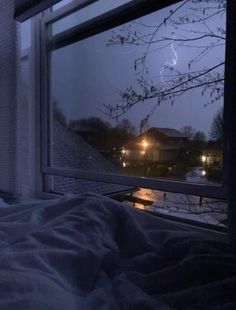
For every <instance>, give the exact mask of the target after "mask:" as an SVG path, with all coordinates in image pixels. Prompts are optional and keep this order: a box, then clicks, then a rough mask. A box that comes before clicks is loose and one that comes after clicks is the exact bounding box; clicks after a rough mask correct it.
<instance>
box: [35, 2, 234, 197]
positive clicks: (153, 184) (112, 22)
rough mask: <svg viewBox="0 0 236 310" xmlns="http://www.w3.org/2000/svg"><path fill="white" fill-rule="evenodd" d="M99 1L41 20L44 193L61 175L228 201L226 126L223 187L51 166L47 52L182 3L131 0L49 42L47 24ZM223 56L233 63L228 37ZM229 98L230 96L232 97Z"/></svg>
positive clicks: (71, 5) (70, 6)
mask: <svg viewBox="0 0 236 310" xmlns="http://www.w3.org/2000/svg"><path fill="white" fill-rule="evenodd" d="M96 1H99V0H88V1H86V0H76V1H74V2H72V3H69V4H67V5H65V6H64V7H62V8H60V9H58V10H56V11H54V12H50V11H47V13H46V14H45V15H44V16H43V17H42V18H41V26H40V27H41V30H40V33H41V35H40V36H41V42H40V46H41V49H40V59H41V61H40V63H41V71H40V75H41V79H40V80H41V115H42V117H41V124H42V128H41V130H42V135H41V138H42V145H41V150H42V152H41V153H42V161H41V172H42V175H43V178H44V179H45V182H44V185H45V186H44V188H43V190H44V191H46V192H48V191H50V177H51V176H64V177H72V178H80V179H88V180H93V181H101V182H106V183H111V182H112V183H117V184H123V185H128V186H130V185H132V186H135V187H145V188H150V189H154V190H160V191H166V192H174V193H181V194H189V195H196V196H200V197H209V198H218V199H225V200H227V199H228V196H229V169H230V164H229V158H230V155H229V144H230V142H229V141H230V136H231V135H230V130H228V126H224V146H223V151H224V152H223V183H222V186H211V185H204V184H196V183H187V182H180V181H171V180H165V179H156V178H155V179H153V178H144V177H135V176H126V175H117V174H110V173H96V172H86V171H84V170H80V169H75V168H60V167H55V166H50V165H49V162H50V154H51V153H52V152H51V146H50V142H51V141H52V140H51V139H50V137H49V132H51V131H50V119H51V115H52V111H51V108H50V107H51V106H52V105H51V104H50V102H49V100H50V73H49V68H50V59H49V58H50V57H49V56H48V55H49V53H50V52H51V51H53V50H55V49H58V48H61V47H65V46H66V45H69V44H72V43H75V42H78V41H80V40H83V39H85V38H88V37H90V36H92V35H95V34H98V33H100V32H103V31H105V30H108V29H111V28H113V27H116V26H119V25H122V24H123V23H125V22H128V21H131V20H133V19H136V18H138V17H141V16H144V15H146V14H149V13H152V12H154V11H157V10H160V9H162V8H164V7H166V6H169V5H171V4H174V3H178V2H181V1H180V0H163V1H161V2H160V1H156V0H149V1H146V0H133V1H130V2H128V3H127V4H124V5H121V6H120V7H118V8H115V9H112V10H110V11H108V12H106V13H103V14H102V15H99V16H96V17H94V18H92V19H89V20H88V21H86V22H84V23H82V24H80V25H78V26H75V27H72V28H70V29H69V30H65V31H63V32H61V33H59V34H56V35H54V36H53V39H52V40H49V32H48V29H49V28H50V24H52V23H53V22H55V21H58V20H60V19H61V18H64V17H66V16H67V15H69V14H71V13H73V12H75V11H77V10H79V9H81V8H83V7H86V6H87V5H90V4H91V3H95V2H96ZM230 5H231V1H230V0H227V12H226V15H227V19H228V18H229V17H228V15H229V11H230V8H229V6H230ZM226 23H227V26H226V27H227V33H228V31H229V27H231V26H229V23H228V22H227V21H226ZM225 48H226V56H227V55H228V58H229V59H228V60H230V62H231V60H232V55H229V52H228V51H229V49H230V44H229V42H228V36H227V39H226V47H225ZM227 67H228V66H227V63H226V65H225V72H226V73H225V76H226V74H227V72H228V71H229V70H228V68H227ZM230 80H231V79H230V78H226V79H225V85H224V88H225V94H224V124H225V123H226V122H228V121H229V118H228V115H227V111H229V110H230V106H231V105H232V104H231V100H230V95H229V93H230V86H229V83H230ZM231 96H232V95H231Z"/></svg>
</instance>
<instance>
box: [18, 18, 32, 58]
mask: <svg viewBox="0 0 236 310" xmlns="http://www.w3.org/2000/svg"><path fill="white" fill-rule="evenodd" d="M18 27H19V28H20V29H19V30H20V38H21V40H20V44H21V51H22V52H23V53H24V52H25V51H26V50H27V49H28V48H29V47H30V46H31V19H29V20H27V21H25V22H23V23H20V24H19V26H18Z"/></svg>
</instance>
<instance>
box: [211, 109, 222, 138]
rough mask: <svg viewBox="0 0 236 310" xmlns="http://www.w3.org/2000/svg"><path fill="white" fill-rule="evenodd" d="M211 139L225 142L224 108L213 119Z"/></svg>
mask: <svg viewBox="0 0 236 310" xmlns="http://www.w3.org/2000/svg"><path fill="white" fill-rule="evenodd" d="M210 137H211V138H212V139H214V140H220V141H222V140H223V108H221V109H220V110H218V112H217V113H216V115H215V116H214V118H213V121H212V124H211V129H210Z"/></svg>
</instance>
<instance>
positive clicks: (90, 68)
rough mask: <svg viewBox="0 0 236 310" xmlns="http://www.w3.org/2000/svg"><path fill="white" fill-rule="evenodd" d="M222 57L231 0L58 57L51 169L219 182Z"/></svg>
mask: <svg viewBox="0 0 236 310" xmlns="http://www.w3.org/2000/svg"><path fill="white" fill-rule="evenodd" d="M216 2H217V3H218V1H216ZM216 2H215V4H216ZM212 3H214V1H212ZM194 12H195V13H194ZM224 55H225V3H224V2H222V3H220V4H219V5H218V4H217V6H216V5H215V6H213V5H212V6H208V4H207V2H206V3H205V2H204V3H203V2H194V3H192V2H191V4H190V3H187V4H185V2H180V3H178V4H175V5H173V6H171V7H168V8H165V9H163V10H160V11H158V12H155V13H152V14H149V15H146V16H144V17H142V18H140V19H137V20H135V21H133V22H130V23H127V24H124V25H123V26H121V27H117V28H115V29H112V30H109V31H106V32H103V33H101V34H98V35H95V36H93V37H91V38H88V39H86V40H83V41H80V42H77V43H74V44H72V45H69V46H66V47H63V48H61V49H58V50H55V51H53V52H52V53H51V94H52V97H51V103H52V105H53V110H54V112H53V120H54V122H53V126H52V127H53V128H52V130H53V133H52V137H53V141H52V142H53V143H52V145H53V146H52V156H51V157H52V158H51V160H52V162H51V164H52V165H54V166H59V167H64V168H80V169H85V170H86V171H87V170H90V171H96V172H97V171H101V172H111V173H121V174H128V175H137V176H145V177H152V178H166V179H175V180H181V181H187V182H191V183H203V184H213V185H219V184H220V183H221V182H222V143H223V131H222V123H223V121H222V116H223V97H224Z"/></svg>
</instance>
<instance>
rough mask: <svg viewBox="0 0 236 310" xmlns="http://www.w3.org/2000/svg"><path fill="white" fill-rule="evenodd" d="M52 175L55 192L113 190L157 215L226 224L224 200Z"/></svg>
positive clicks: (219, 224)
mask: <svg viewBox="0 0 236 310" xmlns="http://www.w3.org/2000/svg"><path fill="white" fill-rule="evenodd" d="M50 178H51V189H52V192H53V193H56V194H83V193H87V192H93V193H98V194H103V195H109V194H113V195H114V199H116V200H118V201H120V202H123V203H126V204H128V205H131V206H133V207H135V208H138V209H142V210H145V211H151V212H153V213H156V214H157V215H159V214H160V215H165V216H166V215H167V216H173V217H176V218H182V219H186V220H190V221H194V222H201V223H205V224H211V225H217V226H221V227H226V225H227V203H226V201H223V200H219V199H211V198H203V197H198V196H193V195H185V194H177V193H167V192H161V191H158V190H151V189H146V188H135V187H131V186H124V185H118V184H111V183H103V182H96V181H89V180H82V179H74V178H68V177H59V176H51V177H50ZM112 197H113V196H112Z"/></svg>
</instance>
